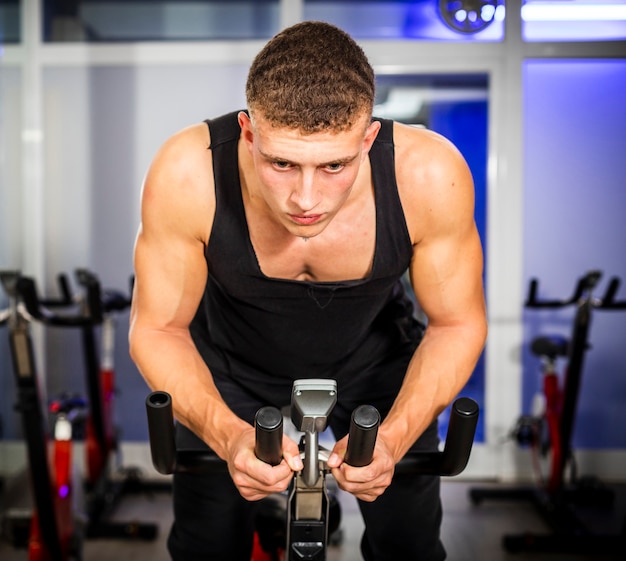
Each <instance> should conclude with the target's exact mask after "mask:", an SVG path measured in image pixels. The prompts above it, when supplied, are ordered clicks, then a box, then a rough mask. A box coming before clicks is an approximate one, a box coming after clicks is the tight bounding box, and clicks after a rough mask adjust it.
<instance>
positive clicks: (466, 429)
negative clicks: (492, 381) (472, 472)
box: [440, 397, 478, 476]
mask: <svg viewBox="0 0 626 561" xmlns="http://www.w3.org/2000/svg"><path fill="white" fill-rule="evenodd" d="M477 422H478V404H477V403H476V402H475V401H474V400H472V399H470V398H468V397H460V398H459V399H457V400H456V401H455V402H454V403H453V404H452V408H451V411H450V421H449V424H448V434H447V436H446V443H445V446H444V449H443V455H442V458H441V470H440V473H441V475H448V476H450V475H458V474H459V473H461V472H462V471H463V470H464V469H465V466H466V465H467V462H468V461H469V457H470V452H471V451H472V444H473V443H474V434H475V432H476V423H477Z"/></svg>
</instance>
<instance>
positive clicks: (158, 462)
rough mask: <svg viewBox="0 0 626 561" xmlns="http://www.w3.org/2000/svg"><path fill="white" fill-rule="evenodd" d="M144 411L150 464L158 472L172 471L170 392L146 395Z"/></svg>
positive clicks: (167, 472) (172, 440)
mask: <svg viewBox="0 0 626 561" xmlns="http://www.w3.org/2000/svg"><path fill="white" fill-rule="evenodd" d="M146 413H147V415H148V435H149V438H150V452H151V454H152V464H153V465H154V467H155V469H156V470H157V471H158V472H159V473H162V474H164V475H167V474H170V473H173V472H174V470H175V469H176V439H175V437H174V416H173V413H172V398H171V396H170V394H168V393H167V392H161V391H158V392H152V393H151V394H150V395H148V397H147V398H146Z"/></svg>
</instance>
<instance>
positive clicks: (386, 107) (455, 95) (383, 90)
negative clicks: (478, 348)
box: [374, 74, 488, 442]
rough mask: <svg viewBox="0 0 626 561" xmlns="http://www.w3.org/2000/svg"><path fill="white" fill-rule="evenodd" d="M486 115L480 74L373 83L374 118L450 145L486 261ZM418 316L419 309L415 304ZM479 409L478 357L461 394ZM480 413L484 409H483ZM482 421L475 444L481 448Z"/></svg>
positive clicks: (443, 425) (442, 422) (384, 78)
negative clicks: (465, 179) (468, 188)
mask: <svg viewBox="0 0 626 561" xmlns="http://www.w3.org/2000/svg"><path fill="white" fill-rule="evenodd" d="M487 110H488V79H487V76H486V75H483V74H462V75H447V74H444V75H414V74H411V75H381V76H378V77H377V100H376V106H375V108H374V114H375V115H376V116H377V117H385V118H390V119H394V120H396V121H400V122H403V123H408V124H412V125H417V126H423V127H427V128H429V129H431V130H434V131H436V132H438V133H440V134H442V135H443V136H445V137H446V138H448V139H449V140H451V141H452V142H453V143H454V144H455V145H456V146H457V148H458V149H459V150H460V151H461V153H462V154H463V156H464V157H465V159H466V160H467V163H468V165H469V167H470V169H471V171H472V176H473V178H474V186H475V191H476V205H475V220H476V225H477V227H478V231H479V233H480V237H481V241H482V244H483V252H484V253H485V255H486V244H487V228H486V226H487V220H486V218H487V217H486V211H487V130H488V121H487ZM417 309H418V310H419V303H417ZM461 394H462V395H464V396H467V397H471V398H472V399H475V400H476V401H477V402H478V404H479V405H480V406H481V409H483V408H484V403H485V369H484V361H483V358H482V357H481V359H480V361H479V363H478V365H477V366H476V369H475V370H474V373H473V374H472V377H471V379H470V380H469V382H468V383H467V385H466V386H465V388H464V389H463V391H462V392H461ZM483 411H484V409H483ZM448 418H449V409H447V410H446V411H445V412H444V413H442V415H441V416H440V418H439V429H440V435H441V437H442V438H444V437H445V435H446V432H447V427H448ZM484 418H485V415H481V416H480V418H479V421H478V427H477V430H476V441H477V442H484Z"/></svg>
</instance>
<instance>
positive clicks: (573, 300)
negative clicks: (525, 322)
mask: <svg viewBox="0 0 626 561" xmlns="http://www.w3.org/2000/svg"><path fill="white" fill-rule="evenodd" d="M601 277H602V273H601V272H600V271H589V272H588V273H587V274H585V275H584V276H583V277H581V278H580V279H579V280H578V283H577V285H576V288H575V290H574V293H573V294H572V296H571V297H569V298H567V299H564V300H546V299H541V298H539V297H538V295H537V293H538V281H537V280H536V279H533V280H532V281H531V283H530V289H529V295H528V299H527V301H526V303H525V306H526V307H527V308H533V309H548V308H552V309H557V308H565V307H570V306H574V307H575V310H576V311H575V315H574V319H573V325H572V331H571V336H570V338H569V339H567V338H565V337H563V336H561V335H542V336H538V337H535V338H534V339H533V340H532V341H531V345H530V348H531V352H532V353H533V354H534V355H535V356H537V357H539V358H540V359H541V361H542V365H543V366H542V382H543V383H542V388H543V394H542V400H541V401H542V402H543V403H542V404H541V406H540V407H539V408H538V410H537V411H534V412H533V413H531V414H529V415H524V416H522V417H520V419H519V420H518V422H517V424H516V426H515V428H514V429H513V431H512V436H513V437H514V438H515V439H516V440H517V442H518V443H519V444H520V445H522V446H528V447H530V449H531V451H532V453H533V460H534V465H535V469H536V471H537V474H538V484H537V487H531V488H526V487H523V488H515V489H488V488H485V489H477V488H474V489H470V499H471V500H472V502H473V503H474V504H479V503H481V502H482V501H484V500H491V499H499V500H523V501H528V502H530V503H531V504H532V505H533V506H534V507H535V509H536V510H537V511H538V512H539V514H540V515H541V516H542V517H543V518H544V520H545V521H546V522H547V523H548V525H549V526H550V528H551V530H552V533H551V534H546V535H544V534H531V533H524V534H520V535H506V536H504V538H503V545H504V547H505V549H507V550H508V551H510V552H512V553H515V552H520V551H544V552H563V553H592V554H594V553H595V554H603V553H614V552H616V551H623V552H625V553H626V520H625V521H624V523H625V525H624V531H623V532H622V533H618V534H614V535H613V534H597V533H594V532H593V531H592V530H591V528H589V527H588V525H587V524H585V523H584V522H583V520H582V519H581V517H580V516H579V515H578V514H577V512H576V508H577V507H580V506H586V507H595V508H598V507H600V508H603V509H605V510H606V509H609V508H610V507H611V506H612V504H613V493H612V492H611V491H610V490H609V489H608V488H607V487H605V486H604V485H602V484H601V483H600V482H599V481H597V480H596V479H595V478H593V477H579V476H578V473H577V468H576V458H575V456H574V451H573V449H572V444H571V440H572V435H573V430H574V424H575V417H576V409H577V403H578V395H579V391H580V384H581V378H582V371H583V365H584V358H585V354H586V352H587V350H589V349H590V348H591V345H590V343H589V329H590V326H591V319H592V312H593V310H594V309H600V310H626V300H623V301H617V300H616V299H615V295H616V294H617V291H618V289H619V286H620V282H621V281H620V279H619V278H617V277H613V278H612V279H611V280H610V282H609V285H608V288H607V290H606V293H605V295H604V297H603V298H602V299H598V298H594V296H593V290H594V288H595V287H596V285H597V284H598V282H599V280H600V278H601ZM559 359H565V360H566V366H565V368H564V372H563V374H562V375H559V373H558V371H557V368H556V364H557V361H558V360H559ZM543 464H547V466H548V467H547V470H546V473H545V474H544V470H543V469H542V465H543Z"/></svg>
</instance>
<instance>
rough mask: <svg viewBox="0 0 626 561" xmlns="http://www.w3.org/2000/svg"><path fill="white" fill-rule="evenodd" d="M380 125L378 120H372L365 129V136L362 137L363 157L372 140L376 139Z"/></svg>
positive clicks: (372, 142)
mask: <svg viewBox="0 0 626 561" xmlns="http://www.w3.org/2000/svg"><path fill="white" fill-rule="evenodd" d="M380 127H381V124H380V121H372V122H371V123H370V124H369V125H368V126H367V128H366V129H365V136H364V137H363V157H365V156H366V155H367V154H368V153H369V151H370V148H371V147H372V144H374V140H376V137H377V136H378V131H380Z"/></svg>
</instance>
